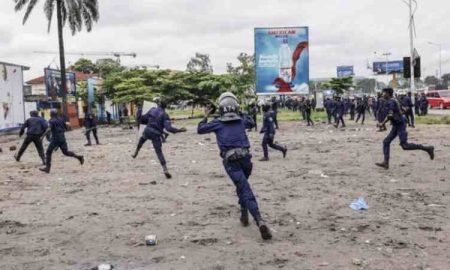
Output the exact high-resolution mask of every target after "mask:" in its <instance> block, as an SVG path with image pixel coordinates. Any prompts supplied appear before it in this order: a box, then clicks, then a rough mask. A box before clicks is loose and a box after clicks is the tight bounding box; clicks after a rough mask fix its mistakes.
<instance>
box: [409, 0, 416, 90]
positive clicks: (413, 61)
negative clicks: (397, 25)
mask: <svg viewBox="0 0 450 270" xmlns="http://www.w3.org/2000/svg"><path fill="white" fill-rule="evenodd" d="M413 27H414V17H413V11H412V1H411V0H409V41H410V49H411V61H410V66H409V68H410V70H411V77H410V85H411V93H414V92H415V91H416V86H415V82H414V65H415V62H416V59H415V55H414V37H413Z"/></svg>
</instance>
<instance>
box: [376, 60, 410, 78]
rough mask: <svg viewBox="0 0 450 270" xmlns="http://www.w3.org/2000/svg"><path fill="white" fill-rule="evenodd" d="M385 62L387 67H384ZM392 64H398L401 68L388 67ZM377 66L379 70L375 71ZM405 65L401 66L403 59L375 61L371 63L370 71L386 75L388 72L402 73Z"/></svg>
mask: <svg viewBox="0 0 450 270" xmlns="http://www.w3.org/2000/svg"><path fill="white" fill-rule="evenodd" d="M386 64H387V67H386ZM392 65H400V66H401V68H392V69H391V68H390V66H392ZM378 66H379V71H376V70H377V69H378ZM404 69H405V67H404V66H403V60H395V61H376V62H373V63H372V72H373V74H375V75H386V72H387V73H388V74H403V70H404Z"/></svg>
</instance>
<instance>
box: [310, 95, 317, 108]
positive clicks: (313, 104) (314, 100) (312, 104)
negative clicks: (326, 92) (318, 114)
mask: <svg viewBox="0 0 450 270" xmlns="http://www.w3.org/2000/svg"><path fill="white" fill-rule="evenodd" d="M316 106H317V102H316V99H315V98H312V99H311V109H312V110H313V111H316Z"/></svg>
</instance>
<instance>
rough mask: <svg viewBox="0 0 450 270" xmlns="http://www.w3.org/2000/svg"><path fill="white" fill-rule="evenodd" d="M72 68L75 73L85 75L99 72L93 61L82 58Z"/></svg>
mask: <svg viewBox="0 0 450 270" xmlns="http://www.w3.org/2000/svg"><path fill="white" fill-rule="evenodd" d="M72 68H73V69H74V70H75V71H78V72H83V73H96V72H97V66H96V65H95V64H94V63H92V61H91V60H89V59H86V58H80V59H78V60H77V61H76V62H75V64H73V66H72Z"/></svg>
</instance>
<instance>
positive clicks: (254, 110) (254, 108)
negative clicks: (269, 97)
mask: <svg viewBox="0 0 450 270" xmlns="http://www.w3.org/2000/svg"><path fill="white" fill-rule="evenodd" d="M247 111H248V114H249V115H250V116H251V117H252V119H253V122H254V123H255V131H257V130H258V123H257V121H258V119H257V117H258V113H259V108H258V105H257V104H256V102H255V101H253V100H252V101H250V103H249V104H248V110H247ZM252 130H253V129H250V130H249V131H252Z"/></svg>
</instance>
